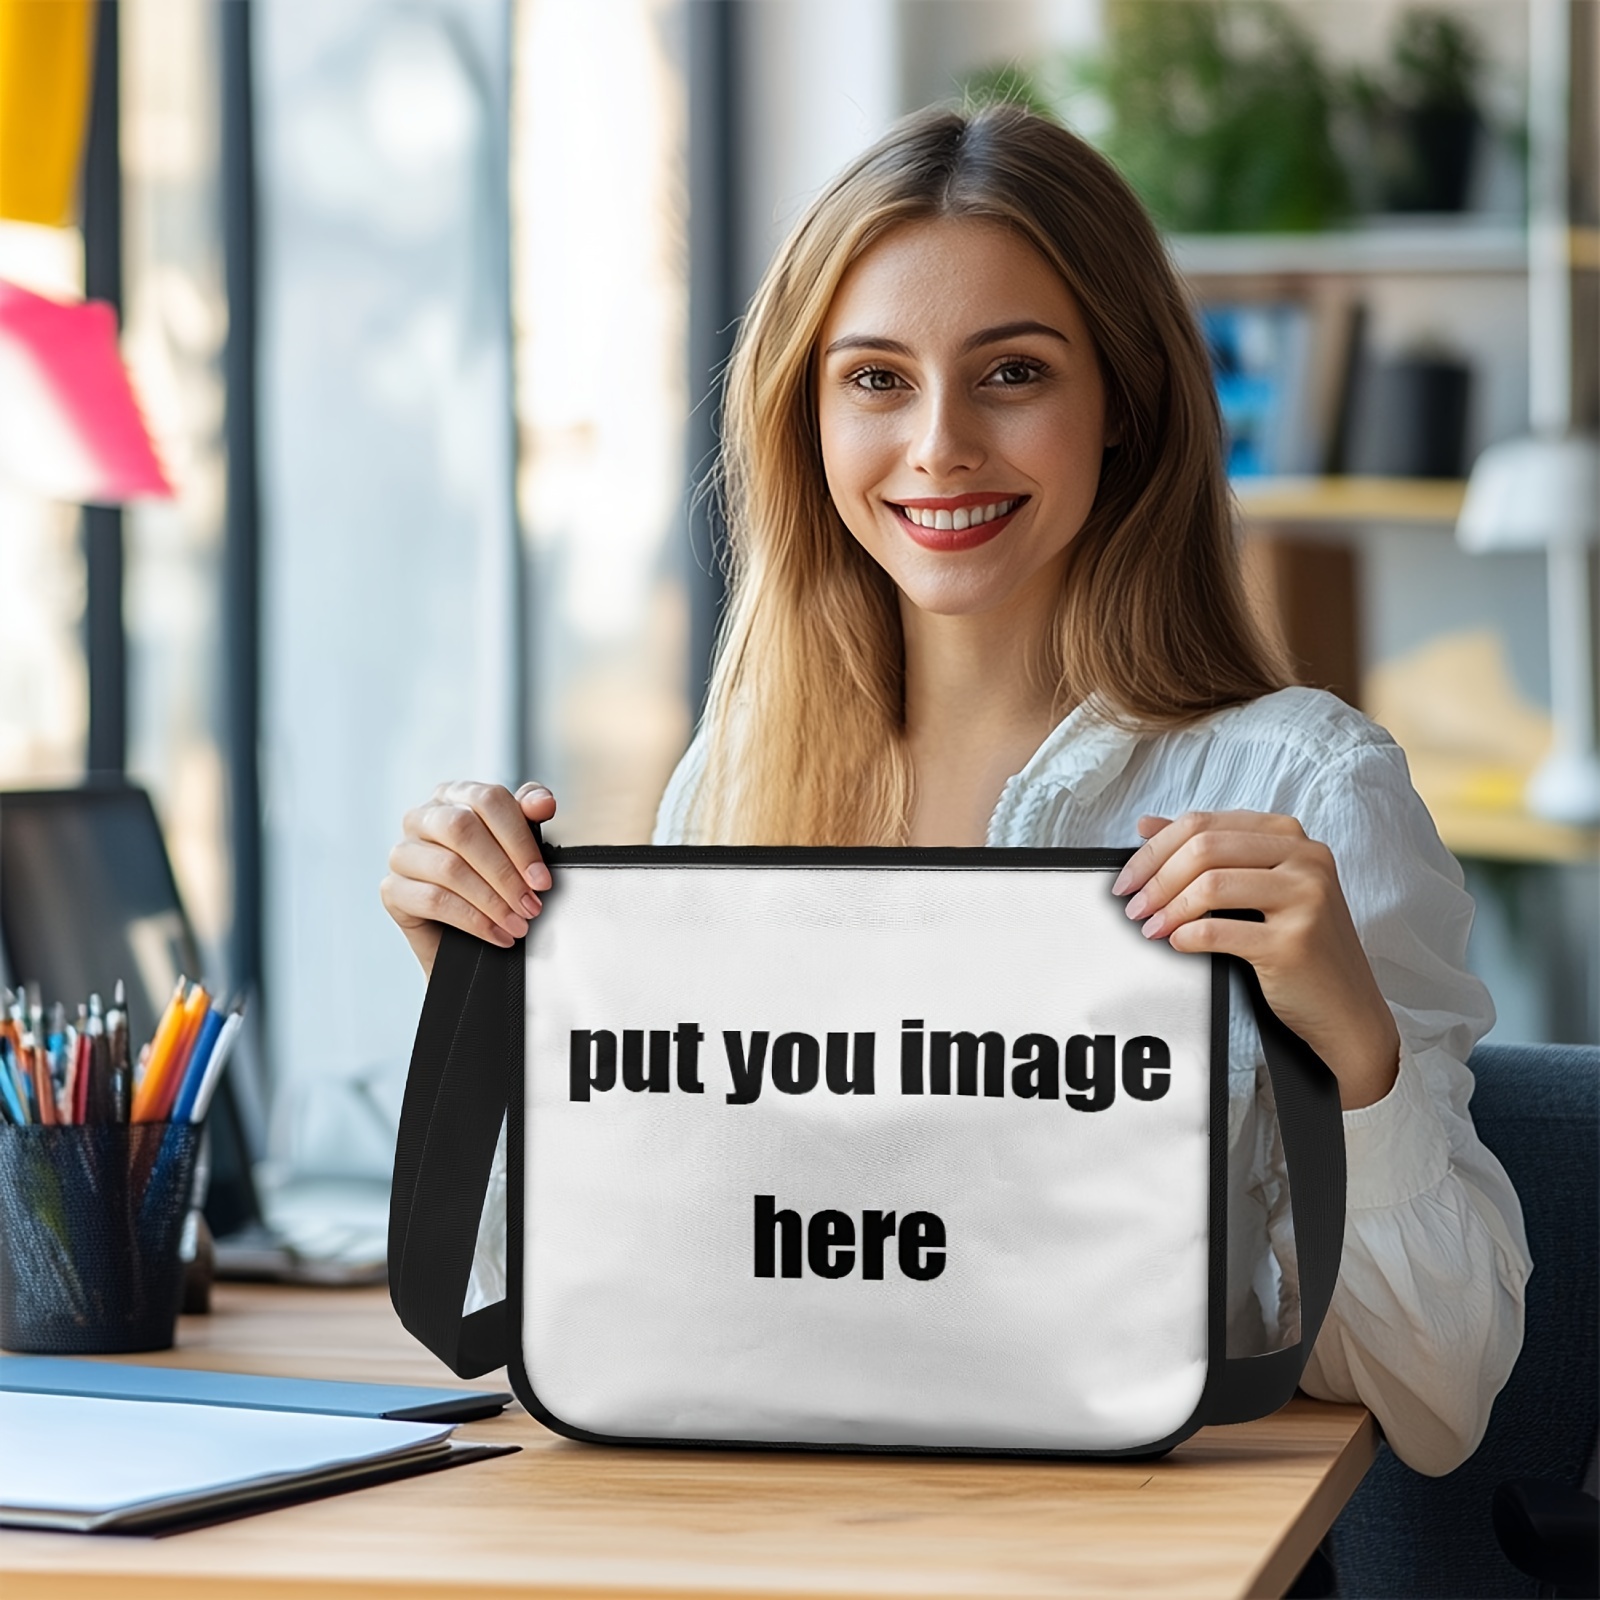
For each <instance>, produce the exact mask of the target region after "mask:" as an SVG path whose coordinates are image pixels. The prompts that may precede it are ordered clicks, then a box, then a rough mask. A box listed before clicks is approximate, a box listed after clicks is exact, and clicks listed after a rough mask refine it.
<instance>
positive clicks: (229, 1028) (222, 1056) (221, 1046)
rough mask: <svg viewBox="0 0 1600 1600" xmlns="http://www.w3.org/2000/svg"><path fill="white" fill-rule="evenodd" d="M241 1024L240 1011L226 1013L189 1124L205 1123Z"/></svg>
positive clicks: (242, 1016) (242, 1013)
mask: <svg viewBox="0 0 1600 1600" xmlns="http://www.w3.org/2000/svg"><path fill="white" fill-rule="evenodd" d="M243 1023H244V1012H243V1011H242V1010H237V1011H230V1012H229V1013H228V1020H227V1021H226V1022H225V1023H223V1025H222V1032H221V1033H220V1034H218V1035H217V1043H216V1047H215V1049H213V1050H212V1052H211V1059H210V1061H208V1062H207V1063H206V1076H205V1081H204V1082H203V1083H202V1084H201V1085H200V1092H199V1094H197V1095H196V1096H195V1102H194V1114H193V1115H192V1116H191V1117H190V1118H189V1120H190V1121H191V1122H204V1121H205V1117H206V1112H207V1111H208V1110H209V1109H210V1107H211V1097H212V1096H213V1095H214V1094H215V1093H216V1092H217V1081H218V1080H219V1079H220V1078H221V1077H222V1069H223V1068H224V1067H225V1066H227V1064H228V1057H229V1056H230V1055H231V1054H232V1052H233V1045H234V1041H235V1040H236V1039H237V1038H238V1037H239V1029H240V1027H241V1026H242V1025H243Z"/></svg>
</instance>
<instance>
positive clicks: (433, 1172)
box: [389, 829, 1345, 1460]
mask: <svg viewBox="0 0 1600 1600" xmlns="http://www.w3.org/2000/svg"><path fill="white" fill-rule="evenodd" d="M535 832H536V833H537V829H535ZM541 845H542V841H541ZM542 848H543V853H544V858H545V861H546V862H547V864H548V865H549V866H550V868H551V872H552V877H553V878H555V880H556V881H555V883H554V884H553V885H552V888H551V890H547V891H546V896H547V897H548V895H549V894H550V893H552V892H559V875H558V870H557V869H558V868H559V867H560V866H562V865H571V866H584V867H608V866H619V867H620V866H630V867H636V866H643V865H659V866H685V865H697V866H730V867H731V866H754V865H763V866H770V867H807V866H812V867H821V866H880V865H881V866H895V867H899V868H916V867H920V868H922V869H924V870H927V869H930V868H931V869H933V870H937V869H939V868H940V867H951V868H955V867H960V868H969V867H975V866H976V867H985V866H1002V865H1003V866H1006V867H1018V866H1038V867H1049V868H1053V869H1055V870H1057V871H1059V870H1062V869H1063V868H1066V869H1068V870H1073V869H1077V870H1099V871H1104V870H1106V869H1108V868H1111V867H1120V866H1121V865H1122V864H1123V863H1124V862H1126V861H1127V860H1128V859H1129V858H1130V857H1131V856H1132V855H1133V854H1134V852H1133V851H1132V850H1129V849H1121V850H1078V849H1015V850H995V849H987V848H983V849H971V850H896V849H787V848H765V847H749V848H739V847H732V848H725V847H711V846H681V845H680V846H645V845H640V846H623V847H617V848H606V847H585V848H575V849H566V850H559V849H556V848H554V847H551V846H542ZM1244 915H1246V916H1249V915H1250V913H1244ZM1211 959H1212V1038H1211V1058H1212V1060H1211V1065H1212V1072H1211V1108H1210V1113H1211V1171H1210V1207H1211V1226H1210V1229H1209V1236H1210V1237H1209V1247H1210V1260H1209V1274H1208V1276H1209V1288H1210V1305H1209V1324H1208V1347H1209V1349H1208V1354H1209V1360H1208V1372H1207V1379H1206V1384H1205V1388H1204V1390H1203V1391H1202V1394H1201V1397H1200V1400H1199V1402H1198V1404H1197V1405H1196V1407H1195V1410H1194V1413H1193V1415H1192V1416H1191V1417H1190V1418H1189V1419H1188V1421H1187V1422H1185V1423H1184V1424H1182V1425H1181V1426H1180V1427H1179V1428H1177V1429H1176V1430H1174V1432H1173V1433H1172V1434H1170V1435H1169V1436H1167V1437H1166V1438H1164V1439H1159V1440H1153V1441H1151V1442H1150V1443H1148V1444H1144V1445H1137V1446H1132V1447H1128V1448H1124V1449H1119V1450H1084V1451H1070V1450H1035V1449H995V1448H981V1447H972V1446H912V1445H906V1446H899V1445H856V1444H841V1445H828V1444H817V1443H815V1442H812V1441H794V1442H785V1441H775V1440H748V1439H694V1440H679V1439H664V1438H659V1437H639V1438H634V1437H628V1436H623V1435H617V1434H598V1433H593V1432H590V1431H589V1430H587V1429H584V1428H579V1427H575V1426H574V1425H573V1424H571V1423H568V1422H566V1421H564V1420H563V1419H562V1418H561V1417H559V1416H557V1415H556V1414H555V1413H553V1412H551V1411H550V1410H549V1409H548V1408H547V1407H545V1406H544V1405H543V1404H542V1403H541V1401H540V1400H539V1397H538V1395H537V1393H536V1392H535V1390H534V1388H533V1385H532V1383H531V1381H530V1380H529V1377H528V1374H527V1372H526V1370H525V1368H524V1365H523V1359H522V1340H521V1327H520V1315H519V1312H520V1307H521V1306H522V1304H523V1285H522V1226H521V1223H522V1219H521V1215H520V1208H518V1207H515V1206H508V1216H507V1228H506V1299H505V1300H502V1301H499V1302H497V1303H496V1304H494V1305H492V1306H486V1307H484V1308H483V1309H481V1310H479V1311H475V1312H473V1313H472V1314H471V1315H470V1316H463V1315H462V1310H461V1308H462V1306H463V1305H464V1304H465V1301H466V1291H467V1284H468V1282H469V1280H470V1277H471V1272H472V1259H473V1253H474V1250H475V1247H476V1243H477V1234H478V1223H479V1219H480V1216H481V1214H482V1210H483V1203H484V1197H485V1195H486V1193H487V1190H488V1182H489V1173H490V1169H491V1167H492V1164H493V1159H494V1147H495V1144H496V1141H497V1140H498V1138H499V1133H500V1127H501V1123H502V1121H504V1123H505V1125H506V1179H507V1189H508V1192H509V1193H521V1192H523V1161H522V1157H523V1137H522V1133H523V1129H522V1123H523V1084H524V1063H523V1062H522V1060H521V1057H522V1053H523V1045H522V1025H523V981H524V976H525V951H524V948H523V943H522V942H521V941H518V943H517V944H515V945H514V946H512V948H510V949H509V950H506V949H501V948H499V947H498V946H495V945H491V944H488V943H486V942H484V941H482V940H479V939H476V938H473V937H471V936H470V935H468V934H464V933H461V932H459V931H458V930H456V929H453V928H447V929H445V931H444V934H443V937H442V939H441V941H440V945H439V952H438V955H437V957H436V958H435V961H434V968H433V975H432V977H431V979H430V981H429V984H428V992H427V997H426V999H425V1000H424V1003H423V1009H422V1018H421V1021H420V1022H419V1024H418V1027H417V1039H416V1044H415V1047H414V1049H413V1051H412V1057H411V1069H410V1073H409V1075H408V1077H407V1080H406V1091H405V1100H404V1103H403V1106H402V1109H401V1115H400V1132H399V1139H398V1142H397V1145H396V1150H395V1168H394V1186H393V1191H392V1198H391V1203H390V1213H389V1282H390V1298H391V1299H392V1300H393V1302H394V1307H395V1310H396V1311H397V1312H398V1314H399V1316H400V1320H401V1322H402V1323H403V1324H404V1325H405V1326H406V1328H407V1329H409V1330H410V1332H411V1333H412V1334H413V1335H415V1336H416V1338H418V1339H419V1340H420V1341H421V1342H422V1343H423V1344H425V1345H427V1347H428V1348H429V1349H430V1350H432V1351H433V1352H434V1354H435V1355H437V1356H438V1357H439V1358H440V1360H442V1361H443V1362H444V1363H445V1365H446V1366H448V1367H449V1368H450V1369H451V1371H453V1372H455V1373H456V1374H457V1376H459V1377H462V1378H477V1377H481V1376H482V1375H483V1374H484V1373H486V1372H489V1371H491V1370H493V1369H494V1368H496V1367H499V1366H501V1365H505V1366H506V1367H507V1369H508V1375H509V1377H510V1380H511V1386H512V1389H513V1390H514V1391H515V1393H516V1395H517V1398H518V1399H519V1400H520V1401H521V1402H522V1404H523V1405H524V1407H526V1409H527V1410H528V1411H529V1412H530V1413H531V1414H532V1415H533V1416H534V1417H536V1418H537V1419H538V1420H539V1421H540V1422H542V1423H543V1424H544V1425H545V1426H546V1427H548V1428H551V1429H552V1430H554V1431H555V1432H557V1433H561V1434H564V1435H565V1436H566V1437H568V1438H571V1439H577V1440H582V1441H584V1442H588V1443H595V1444H631V1445H642V1446H648V1447H651V1448H657V1449H659V1448H663V1447H669V1446H682V1447H685V1448H693V1449H700V1448H718V1449H730V1450H746V1451H748V1450H785V1451H790V1450H805V1451H812V1452H820V1453H824V1454H852V1455H854V1454H878V1455H941V1456H947V1455H948V1456H997V1457H1010V1456H1019V1457H1047V1458H1051V1459H1068V1458H1073V1457H1082V1458H1085V1459H1092V1460H1106V1459H1112V1458H1117V1457H1121V1458H1131V1459H1147V1458H1150V1457H1153V1456H1160V1455H1164V1454H1166V1453H1167V1452H1168V1451H1169V1450H1171V1449H1173V1448H1174V1447H1175V1446H1176V1445H1178V1444H1180V1443H1182V1441H1183V1440H1184V1439H1186V1438H1188V1437H1189V1436H1190V1435H1191V1434H1193V1433H1194V1432H1196V1431H1197V1430H1198V1429H1199V1428H1201V1427H1205V1426H1208V1425H1211V1424H1217V1423H1230V1422H1244V1421H1248V1420H1250V1419H1251V1418H1254V1417H1260V1416H1266V1415H1269V1414H1270V1413H1271V1412H1273V1411H1276V1410H1277V1409H1278V1408H1279V1407H1280V1406H1281V1405H1283V1404H1284V1403H1285V1402H1286V1401H1287V1400H1288V1399H1289V1398H1290V1397H1291V1396H1292V1395H1293V1394H1294V1391H1295V1388H1296V1386H1297V1384H1298V1383H1299V1380H1300V1377H1301V1374H1302V1373H1303V1372H1304V1370H1305V1366H1306V1362H1307V1360H1308V1359H1309V1357H1310V1353H1311V1350H1312V1349H1313V1348H1314V1346H1315V1344H1316V1339H1317V1334H1318V1333H1319V1332H1320V1330H1321V1327H1322V1323H1323V1319H1324V1318H1325V1316H1326V1314H1327V1310H1328V1305H1329V1303H1330V1301H1331V1300H1332V1297H1333V1290H1334V1287H1335V1284H1336V1282H1337V1280H1338V1272H1339V1259H1340V1251H1341V1248H1342V1244H1343V1236H1344V1208H1345V1154H1344V1136H1343V1134H1344V1129H1343V1122H1342V1119H1341V1112H1340V1106H1339V1088H1338V1082H1337V1080H1336V1079H1335V1078H1334V1076H1333V1074H1332V1073H1331V1072H1330V1071H1329V1070H1328V1068H1327V1067H1326V1066H1325V1065H1324V1064H1323V1062H1322V1061H1321V1060H1320V1058H1319V1057H1318V1056H1317V1055H1316V1053H1315V1052H1314V1051H1313V1050H1312V1049H1311V1047H1310V1046H1309V1045H1307V1044H1306V1043H1305V1041H1304V1040H1302V1039H1301V1038H1300V1037H1299V1036H1298V1035H1297V1034H1295V1033H1294V1032H1293V1031H1292V1030H1290V1029H1289V1028H1288V1027H1287V1026H1286V1025H1285V1024H1284V1023H1283V1022H1282V1021H1281V1020H1280V1019H1279V1018H1278V1017H1277V1016H1276V1015H1275V1014H1274V1013H1273V1011H1272V1010H1271V1008H1270V1007H1269V1006H1268V1005H1267V1003H1266V999H1265V997H1264V996H1263V994H1262V992H1261V986H1260V983H1259V981H1258V980H1257V978H1256V975H1255V971H1254V969H1253V968H1252V967H1251V966H1250V965H1249V963H1248V962H1245V961H1241V960H1238V959H1237V958H1235V957H1232V956H1221V955H1217V956H1213V957H1212V958H1211ZM1233 970H1237V971H1238V972H1239V974H1240V976H1241V978H1242V980H1243V986H1244V988H1245V991H1246V993H1247V994H1248V995H1249V997H1250V1002H1251V1006H1252V1009H1253V1010H1254V1013H1255V1018H1256V1024H1257V1027H1258V1029H1259V1031H1260V1034H1261V1042H1262V1048H1263V1052H1264V1054H1265V1056H1266V1060H1267V1068H1268V1072H1269V1074H1270V1075H1271V1079H1272V1085H1273V1092H1274V1097H1275V1099H1276V1102H1277V1113H1278V1119H1279V1124H1280V1127H1281V1130H1282V1137H1283V1147H1284V1163H1285V1167H1286V1168H1287V1172H1288V1179H1289V1187H1290V1195H1291V1204H1292V1208H1293V1214H1294V1227H1295V1239H1296V1248H1297V1256H1298V1264H1299V1275H1300V1306H1301V1311H1300V1319H1301V1337H1300V1342H1299V1343H1298V1344H1295V1345H1292V1346H1289V1347H1288V1348H1286V1349H1282V1350H1275V1351H1272V1352H1269V1353H1268V1354H1266V1355H1260V1356H1243V1357H1238V1356H1236V1357H1231V1358H1230V1357H1228V1356H1227V1354H1226V1348H1227V1347H1226V1329H1225V1318H1226V1284H1227V1258H1226V1254H1227V1220H1226V1217H1227V1175H1228V1174H1227V1140H1226V1137H1225V1130H1226V1127H1227V1095H1228V1003H1229V994H1228V976H1229V973H1230V971H1233Z"/></svg>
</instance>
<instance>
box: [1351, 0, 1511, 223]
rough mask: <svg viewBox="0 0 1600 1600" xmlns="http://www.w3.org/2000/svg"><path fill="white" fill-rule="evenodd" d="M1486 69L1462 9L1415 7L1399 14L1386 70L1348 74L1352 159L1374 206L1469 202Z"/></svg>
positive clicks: (1419, 207)
mask: <svg viewBox="0 0 1600 1600" xmlns="http://www.w3.org/2000/svg"><path fill="white" fill-rule="evenodd" d="M1483 69H1484V53H1483V47H1482V45H1481V44H1480V43H1479V41H1478V38H1477V36H1476V35H1475V34H1474V33H1473V32H1472V31H1471V29H1470V28H1468V26H1467V25H1466V24H1465V23H1464V22H1463V21H1462V20H1461V19H1460V18H1459V17H1456V16H1452V15H1450V14H1449V13H1447V12H1443V11H1430V10H1417V11H1408V12H1406V13H1404V15H1403V16H1402V17H1401V18H1400V21H1399V24H1398V26H1397V28H1396V32H1395V36H1394V43H1393V46H1392V53H1391V58H1390V62H1389V65H1388V70H1387V72H1386V73H1385V74H1384V75H1383V76H1381V77H1376V76H1373V75H1372V74H1368V73H1362V72H1356V73H1352V74H1351V76H1350V78H1349V80H1348V83H1347V96H1348V103H1349V105H1350V106H1351V107H1352V108H1353V110H1354V112H1355V119H1356V125H1357V134H1356V141H1355V151H1354V165H1355V166H1356V168H1357V174H1358V180H1357V181H1358V185H1359V187H1360V188H1361V189H1362V191H1363V195H1364V198H1365V199H1366V200H1367V202H1368V204H1369V205H1370V207H1371V209H1373V210H1377V211H1416V212H1448V211H1461V210H1464V209H1465V208H1466V202H1467V189H1468V185H1469V183H1470V181H1471V177H1472V161H1473V156H1474V154H1475V153H1476V150H1477V146H1478V140H1479V136H1480V134H1481V132H1482V129H1483V115H1482V112H1481V111H1480V110H1479V102H1478V94H1479V87H1480V84H1481V81H1482V76H1483Z"/></svg>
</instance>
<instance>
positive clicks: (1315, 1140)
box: [1200, 956, 1345, 1424]
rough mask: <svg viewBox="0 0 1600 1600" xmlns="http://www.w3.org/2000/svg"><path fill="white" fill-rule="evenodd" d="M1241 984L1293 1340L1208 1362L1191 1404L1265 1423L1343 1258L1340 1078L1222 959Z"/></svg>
mask: <svg viewBox="0 0 1600 1600" xmlns="http://www.w3.org/2000/svg"><path fill="white" fill-rule="evenodd" d="M1224 959H1225V960H1226V962H1227V963H1228V965H1229V967H1230V968H1232V969H1233V970H1235V971H1237V972H1238V973H1239V975H1240V977H1241V978H1242V979H1243V981H1244V987H1245V992H1246V993H1247V994H1248V995H1249V997H1250V1006H1251V1009H1252V1010H1253V1011H1254V1012H1255V1018H1256V1029H1257V1031H1258V1032H1259V1033H1260V1035H1261V1050H1262V1054H1263V1055H1265V1057H1266V1059H1267V1073H1268V1075H1269V1076H1270V1077H1271V1079H1272V1094H1273V1098H1274V1100H1275V1101H1276V1102H1277V1108H1278V1126H1279V1129H1280V1131H1281V1132H1282V1134H1283V1164H1284V1168H1285V1170H1286V1171H1287V1173H1288V1176H1289V1203H1290V1209H1291V1212H1292V1214H1293V1216H1294V1239H1295V1255H1296V1258H1297V1262H1298V1265H1299V1272H1300V1341H1299V1343H1298V1344H1292V1345H1288V1346H1286V1347H1285V1348H1284V1349H1282V1350H1271V1351H1268V1352H1267V1354H1265V1355H1259V1356H1230V1357H1228V1358H1226V1359H1225V1360H1223V1361H1220V1362H1215V1363H1213V1365H1212V1369H1211V1378H1210V1381H1209V1382H1208V1383H1207V1385H1206V1392H1205V1395H1204V1396H1203V1397H1202V1399H1201V1402H1200V1420H1201V1422H1202V1423H1205V1424H1210V1423H1222V1422H1248V1421H1250V1420H1251V1419H1252V1418H1254V1417H1265V1416H1270V1415H1271V1414H1272V1413H1273V1412H1274V1411H1276V1410H1277V1409H1278V1407H1279V1406H1281V1405H1283V1404H1285V1402H1287V1401H1288V1400H1289V1399H1290V1397H1291V1396H1292V1395H1293V1394H1294V1391H1295V1389H1296V1388H1297V1387H1298V1385H1299V1382H1300V1377H1301V1374H1302V1373H1304V1371H1305V1370H1306V1363H1307V1362H1308V1361H1309V1360H1310V1359H1311V1352H1312V1350H1313V1349H1314V1348H1315V1347H1316V1343H1317V1335H1318V1334H1319V1333H1320V1332H1321V1331H1322V1324H1323V1320H1324V1318H1326V1316H1327V1314H1328V1306H1329V1304H1330V1303H1331V1302H1332V1300H1333V1291H1334V1286H1335V1285H1336V1284H1337V1283H1338V1281H1339V1260H1340V1256H1341V1254H1342V1252H1343V1250H1344V1198H1345V1165H1344V1118H1343V1113H1342V1112H1341V1110H1340V1106H1339V1080H1338V1079H1337V1078H1335V1077H1334V1075H1333V1073H1332V1072H1330V1071H1329V1070H1328V1067H1327V1066H1326V1064H1325V1063H1324V1062H1323V1060H1322V1058H1321V1057H1320V1056H1319V1055H1318V1054H1317V1053H1316V1051H1315V1050H1313V1049H1312V1048H1311V1046H1310V1045H1308V1044H1307V1043H1306V1042H1305V1040H1304V1039H1302V1038H1301V1037H1300V1035H1299V1034H1297V1033H1295V1032H1294V1031H1293V1030H1292V1029H1291V1028H1290V1027H1289V1026H1288V1025H1287V1024H1286V1023H1284V1022H1283V1021H1282V1020H1281V1019H1280V1018H1279V1016H1278V1014H1277V1013H1276V1012H1275V1011H1274V1010H1273V1009H1272V1007H1271V1006H1269V1005H1268V1004H1267V997H1266V996H1265V995H1264V994H1262V992H1261V980H1260V979H1259V978H1257V977H1256V970H1255V968H1254V967H1252V966H1251V965H1250V963H1249V962H1248V961H1242V960H1240V959H1239V958H1238V957H1236V956H1228V957H1225V958H1224Z"/></svg>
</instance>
